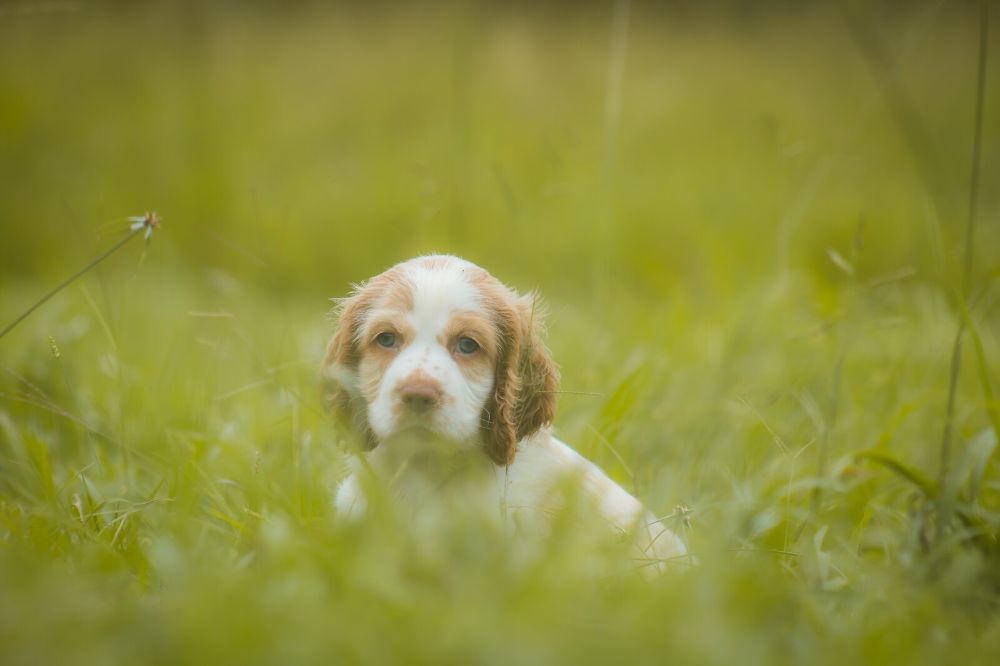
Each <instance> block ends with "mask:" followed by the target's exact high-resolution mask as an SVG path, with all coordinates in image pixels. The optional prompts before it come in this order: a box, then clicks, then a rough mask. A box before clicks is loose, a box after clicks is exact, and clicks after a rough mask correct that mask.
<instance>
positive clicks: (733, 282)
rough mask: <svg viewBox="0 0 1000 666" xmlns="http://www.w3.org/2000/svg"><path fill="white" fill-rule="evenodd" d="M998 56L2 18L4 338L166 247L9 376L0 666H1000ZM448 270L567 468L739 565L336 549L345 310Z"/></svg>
mask: <svg viewBox="0 0 1000 666" xmlns="http://www.w3.org/2000/svg"><path fill="white" fill-rule="evenodd" d="M992 13H993V15H994V19H993V22H992V25H991V32H992V35H993V36H994V37H995V36H996V35H998V34H1000V30H998V29H997V28H998V27H1000V26H998V25H997V20H996V18H995V17H996V16H1000V10H998V9H996V8H994V11H993V12H992ZM978 30H979V11H978V5H976V4H975V3H967V2H949V3H940V2H934V3H911V4H906V5H905V6H897V3H885V4H878V3H856V4H854V3H821V2H817V3H807V4H799V3H764V4H760V5H754V6H752V7H751V6H749V5H747V4H744V3H709V4H705V3H694V2H689V3H675V4H661V3H655V2H648V1H643V2H632V3H623V2H617V3H603V2H591V3H583V4H578V3H557V4H549V5H536V4H535V3H512V4H505V3H495V4H494V3H459V2H455V3H444V4H423V3H421V4H407V3H371V4H358V5H336V6H335V5H327V4H318V3H317V4H299V3H283V4H266V3H237V2H213V3H196V2H188V3H170V4H167V3H162V4H141V3H140V4H137V3H98V2H65V3H63V2H54V3H53V2H49V3H42V2H9V3H3V4H0V324H3V325H6V323H7V322H8V321H10V320H13V319H14V318H15V317H16V316H17V315H18V314H19V313H20V312H22V311H23V310H24V309H26V308H27V307H29V306H30V305H31V304H32V303H34V302H35V301H37V299H38V298H40V297H41V296H42V295H43V294H44V293H45V292H46V291H47V290H49V289H51V288H52V287H54V286H55V285H57V284H58V283H59V282H60V280H62V279H64V278H65V277H68V276H69V275H70V274H72V273H73V272H74V271H76V270H78V269H79V268H81V267H83V266H84V265H86V264H87V262H88V261H90V260H91V259H93V258H94V257H96V256H97V255H99V254H100V253H101V252H102V251H103V250H104V249H106V248H108V247H110V245H111V244H112V243H114V242H115V240H117V239H119V238H121V237H122V235H123V234H124V231H125V229H126V228H127V224H128V222H127V221H126V219H125V218H126V217H127V216H129V215H141V214H142V213H143V212H144V211H147V210H155V211H157V212H158V213H159V214H160V215H161V216H162V218H163V225H162V228H161V229H160V230H158V231H157V232H156V234H155V235H154V236H153V238H152V241H151V243H150V244H149V245H148V247H143V244H142V241H141V240H140V239H133V240H132V241H130V242H129V243H128V244H127V245H126V246H125V248H123V249H122V250H120V251H119V252H117V253H116V254H114V255H113V256H112V258H110V259H109V260H107V261H106V262H104V263H103V264H101V266H100V267H99V268H97V269H94V270H92V271H90V272H88V273H87V274H86V276H85V277H83V278H82V279H81V280H79V281H78V282H76V283H74V284H73V285H72V286H70V287H68V288H67V289H65V290H63V291H62V292H60V293H59V294H58V295H57V296H56V297H55V298H54V299H53V300H51V301H50V302H48V303H46V304H45V305H44V306H43V307H42V308H40V309H39V310H38V311H37V312H35V313H34V314H33V315H32V316H31V317H30V318H29V319H27V320H25V321H24V322H23V323H22V324H21V325H20V326H18V327H17V328H15V329H14V330H13V331H12V332H11V333H10V334H8V335H6V336H5V337H3V338H2V339H0V370H2V372H0V660H2V661H4V662H5V663H108V662H115V661H118V662H124V663H176V662H202V663H213V662H230V663H275V662H279V661H280V662H286V663H300V662H308V661H316V662H323V663H332V662H336V661H337V660H343V661H348V662H374V663H385V662H387V661H390V660H391V661H405V662H434V663H440V662H441V661H448V662H456V663H469V662H477V663H511V662H514V663H543V662H544V663H568V662H570V661H577V662H587V663H589V662H605V663H607V662H615V663H618V662H621V663H624V662H635V661H642V662H649V663H665V662H667V661H671V660H672V661H681V662H702V663H720V664H721V663H724V664H732V663H760V664H774V663H785V662H790V663H803V662H809V663H825V662H829V663H850V662H856V661H864V662H874V663H900V662H901V661H912V662H924V663H941V662H943V661H951V660H954V661H961V662H962V663H977V662H981V663H992V661H993V659H995V658H996V657H997V655H998V654H1000V621H998V619H997V615H996V611H997V604H998V600H1000V587H998V585H1000V577H998V576H997V571H998V570H1000V552H998V550H997V544H996V537H997V533H998V530H1000V515H998V512H1000V470H998V463H997V456H996V454H995V446H996V435H997V433H996V428H997V427H998V424H1000V417H998V409H1000V405H998V403H997V400H996V397H995V395H994V391H996V390H997V388H998V387H997V381H996V377H997V376H998V370H997V369H998V367H1000V366H998V363H1000V361H998V358H1000V356H998V354H1000V340H998V336H997V333H998V331H1000V327H998V325H997V324H998V320H1000V289H998V287H997V279H996V278H997V276H998V274H1000V272H998V271H1000V253H998V251H997V250H998V248H1000V229H998V225H997V219H998V217H997V213H998V208H1000V189H998V188H997V187H996V183H997V182H998V178H1000V123H998V122H997V119H998V118H1000V113H998V112H997V107H996V104H997V94H998V91H1000V87H998V84H1000V60H998V57H1000V56H998V54H1000V46H996V45H991V47H992V48H991V50H990V54H989V57H988V61H987V79H986V90H987V94H986V101H985V114H984V120H983V127H982V138H981V149H982V160H981V168H982V173H981V183H982V185H981V190H980V196H979V201H978V222H977V228H976V239H975V242H974V249H975V252H974V255H973V262H972V273H971V279H970V289H969V290H968V292H963V289H962V277H961V276H962V274H963V271H964V270H965V267H966V265H967V264H968V262H967V261H966V260H965V258H964V255H963V242H964V234H965V228H966V223H967V216H968V210H969V179H970V166H971V160H972V157H971V155H972V148H973V127H974V109H975V90H976V71H977V69H976V68H977V44H978V42H977V40H978ZM994 42H996V39H994ZM428 252H449V253H455V254H459V255H461V256H464V257H466V258H468V259H470V260H473V261H475V262H477V263H479V264H481V265H483V266H484V267H486V268H488V269H489V270H490V271H491V272H492V273H493V274H494V275H496V276H497V277H499V278H500V279H501V280H503V281H505V282H507V283H508V284H511V285H512V286H514V287H516V288H518V289H520V290H529V289H538V290H539V291H540V292H541V293H542V294H543V296H544V297H545V298H546V301H547V303H548V309H549V317H548V328H549V336H548V341H549V346H550V348H551V350H552V352H553V355H554V356H555V359H556V361H557V362H558V364H559V365H560V367H561V370H562V375H563V389H564V391H565V392H564V393H563V394H562V395H561V396H560V402H559V415H558V417H557V421H556V428H557V431H558V433H559V434H560V435H561V436H562V437H563V438H564V439H566V440H567V441H569V442H571V443H572V444H573V445H574V446H575V447H576V448H577V449H578V450H579V451H580V452H581V453H583V454H584V455H586V456H587V457H589V458H591V459H592V460H594V461H595V462H597V463H599V464H600V465H601V466H602V467H603V468H604V469H605V470H607V471H608V473H609V474H610V475H611V476H612V477H613V478H615V479H616V480H617V481H618V482H619V483H621V484H623V485H624V486H626V487H627V488H629V489H630V490H632V491H634V492H635V493H637V494H638V496H640V497H641V498H642V499H643V500H644V501H645V502H646V503H647V505H648V506H649V507H650V508H651V509H652V510H653V511H654V512H655V513H657V514H658V515H661V516H667V515H671V514H673V515H674V517H673V518H670V519H668V524H670V525H671V526H673V527H674V528H675V529H677V530H678V531H681V532H683V533H684V534H685V537H686V539H687V540H688V542H689V545H690V547H691V549H692V550H693V551H694V552H696V553H697V554H698V558H699V561H700V564H699V566H698V567H696V568H694V569H691V570H684V571H672V572H670V573H668V574H666V575H664V576H661V577H659V578H657V579H654V580H652V581H649V580H646V579H644V578H642V577H640V576H636V575H632V574H631V573H630V572H622V571H620V568H619V567H617V566H616V562H617V560H616V559H615V558H616V555H615V554H614V552H615V549H614V548H613V547H610V546H609V547H608V548H605V546H608V544H600V543H596V544H595V543H594V535H592V534H589V533H588V530H587V529H586V527H585V525H586V524H587V521H586V519H583V520H576V521H574V520H572V519H570V518H567V520H566V521H564V522H565V524H563V523H560V527H559V528H558V529H557V530H556V532H555V534H554V535H553V537H552V539H551V542H550V544H549V545H548V547H547V548H545V549H544V551H543V552H542V553H540V554H539V556H538V558H537V559H535V560H533V561H531V562H528V563H524V562H519V561H518V560H517V558H516V557H514V556H512V555H511V553H510V547H509V543H508V540H507V539H506V537H505V536H504V535H502V534H494V533H492V532H490V531H489V530H488V529H483V528H482V526H481V525H477V524H476V522H475V520H474V519H473V518H471V517H468V516H466V517H461V516H456V519H455V520H454V522H452V523H449V524H446V525H441V526H439V529H438V531H437V532H438V533H436V534H435V535H434V537H433V538H429V537H428V536H427V535H422V534H415V533H412V531H411V530H409V529H408V527H407V524H406V520H405V518H404V517H401V516H398V515H395V514H394V513H393V512H392V511H391V510H390V509H386V510H385V511H384V512H381V513H377V514H375V515H373V517H372V518H371V520H369V521H367V522H366V523H365V524H363V525H356V526H350V525H343V524H342V523H340V522H338V521H337V520H336V517H335V515H334V512H333V510H332V506H331V499H332V494H333V492H334V489H335V488H336V483H337V482H338V480H339V479H340V478H341V477H342V476H343V474H344V469H345V468H344V459H343V454H342V453H341V450H340V449H339V447H338V446H337V439H338V433H336V432H335V429H334V426H333V425H332V423H330V422H329V420H328V419H327V418H326V416H325V415H324V414H323V413H322V408H321V400H320V397H319V393H320V392H319V388H318V384H319V381H318V376H317V368H318V363H319V359H320V357H321V355H322V351H323V347H324V344H325V341H326V339H327V338H328V337H329V335H330V333H331V332H332V330H333V322H332V321H331V320H330V319H329V316H328V315H329V310H330V305H331V304H330V302H329V299H330V298H331V297H337V296H343V295H345V294H346V293H348V291H349V289H350V284H351V283H352V282H358V281H361V280H363V279H365V278H367V277H369V276H371V275H374V274H376V273H378V272H380V271H381V270H383V269H385V268H386V267H388V266H390V265H392V264H393V263H396V262H397V261H401V260H404V259H406V258H409V257H411V256H414V255H416V254H421V253H428ZM960 294H963V298H959V295H960ZM966 297H967V298H966ZM961 303H967V305H968V312H969V317H968V324H969V326H970V327H971V328H970V329H969V331H968V332H967V333H966V335H965V337H964V344H963V356H962V365H961V373H960V375H959V378H958V383H957V386H956V391H955V393H954V405H955V407H954V428H953V437H952V440H951V441H952V444H951V449H950V452H949V453H948V455H947V456H946V457H947V461H948V464H947V468H948V469H949V470H950V472H949V473H948V474H947V475H945V478H944V479H943V483H942V478H941V476H942V472H941V469H942V433H943V432H944V427H945V417H946V405H947V403H948V398H949V371H950V363H951V357H952V347H953V344H954V339H955V335H956V331H957V328H958V325H959V320H960V317H959V313H960V312H961V307H960V304H961ZM678 505H683V506H685V507H687V508H688V509H689V510H690V513H689V515H688V516H687V518H688V520H687V522H688V523H689V524H685V520H684V519H682V518H681V517H680V516H679V515H678V514H680V513H682V512H680V511H678V510H676V509H675V507H677V506H678ZM685 513H686V512H685Z"/></svg>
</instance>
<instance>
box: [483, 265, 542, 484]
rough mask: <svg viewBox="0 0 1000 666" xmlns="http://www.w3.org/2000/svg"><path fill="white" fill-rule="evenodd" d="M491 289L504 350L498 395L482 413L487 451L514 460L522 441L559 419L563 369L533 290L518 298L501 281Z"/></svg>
mask: <svg viewBox="0 0 1000 666" xmlns="http://www.w3.org/2000/svg"><path fill="white" fill-rule="evenodd" d="M497 287H499V289H500V290H502V292H504V293H497V291H496V290H493V291H492V292H486V293H487V294H489V297H488V300H491V301H492V303H491V306H492V308H493V309H494V312H495V313H496V317H497V328H498V331H499V337H500V353H499V354H498V355H497V363H496V378H495V385H494V390H493V395H492V396H491V398H490V399H489V400H488V401H487V404H486V408H485V410H484V414H483V423H484V429H485V437H484V439H485V442H484V444H485V447H486V453H487V455H489V457H490V458H491V459H492V460H493V462H495V463H496V464H497V465H503V466H506V465H509V464H510V463H512V462H513V461H514V456H515V455H516V454H517V444H518V442H519V441H521V440H522V439H524V438H525V437H530V436H531V435H534V434H535V433H536V432H538V430H539V429H541V428H542V427H544V426H546V425H548V424H550V423H551V422H552V420H553V419H554V418H555V408H556V392H557V391H558V389H559V371H558V369H557V368H556V366H555V364H554V363H553V362H552V357H551V356H550V355H549V352H548V350H547V349H546V348H545V345H544V343H543V342H542V338H541V318H542V313H541V312H540V308H539V307H538V299H537V298H536V297H535V296H534V295H528V296H525V297H523V298H516V297H513V296H512V295H511V294H510V291H509V290H508V289H507V288H506V287H503V286H502V285H499V283H497Z"/></svg>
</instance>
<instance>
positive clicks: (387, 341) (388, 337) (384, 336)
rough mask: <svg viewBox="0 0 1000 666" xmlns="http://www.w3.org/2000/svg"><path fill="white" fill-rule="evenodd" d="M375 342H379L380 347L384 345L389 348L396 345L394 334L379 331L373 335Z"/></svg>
mask: <svg viewBox="0 0 1000 666" xmlns="http://www.w3.org/2000/svg"><path fill="white" fill-rule="evenodd" d="M375 342H377V343H378V344H379V346H380V347H385V348H386V349H391V348H393V347H395V346H396V334H395V333H389V332H388V331H386V332H385V333H379V334H378V335H377V336H375Z"/></svg>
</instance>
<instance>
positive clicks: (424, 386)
mask: <svg viewBox="0 0 1000 666" xmlns="http://www.w3.org/2000/svg"><path fill="white" fill-rule="evenodd" d="M398 391H399V399H400V400H401V401H402V402H403V404H404V405H406V406H407V407H408V408H410V409H412V410H413V411H415V412H426V411H427V410H429V409H432V408H434V407H437V406H438V405H440V404H441V397H442V393H443V392H442V391H441V385H440V384H439V383H438V382H437V381H435V380H434V379H432V378H430V377H428V376H427V375H424V374H422V373H421V374H418V375H415V376H411V377H408V378H407V379H406V380H405V381H404V382H403V383H402V384H400V386H399V389H398Z"/></svg>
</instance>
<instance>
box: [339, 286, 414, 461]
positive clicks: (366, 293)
mask: <svg viewBox="0 0 1000 666" xmlns="http://www.w3.org/2000/svg"><path fill="white" fill-rule="evenodd" d="M412 304H413V293H412V289H411V287H410V285H409V283H408V282H407V281H406V279H405V278H404V277H403V275H402V273H401V271H399V270H398V269H397V268H393V269H389V270H388V271H386V272H385V273H382V274H381V275H378V276H376V277H374V278H372V279H371V280H369V281H368V282H367V283H364V284H362V285H358V286H357V287H356V288H355V290H354V293H353V294H352V295H351V296H349V297H348V298H346V299H344V300H343V301H341V303H340V305H339V307H338V315H337V331H336V332H335V333H334V334H333V337H332V338H330V342H329V343H328V344H327V347H326V354H325V355H324V357H323V363H322V375H323V398H324V402H325V404H326V406H327V408H328V409H329V410H330V411H331V413H332V414H333V416H334V418H335V419H336V420H337V421H338V422H339V423H340V424H341V425H342V426H344V427H345V428H347V429H348V430H350V431H352V432H355V433H357V434H358V436H359V440H360V446H361V447H362V448H363V449H365V450H371V449H373V448H375V447H376V446H377V445H378V440H376V439H375V435H374V433H373V432H372V430H371V428H370V427H369V425H368V415H367V403H366V402H365V399H364V397H363V395H362V393H361V387H360V385H359V381H360V379H359V377H358V366H359V365H360V362H361V348H360V340H359V339H358V337H359V334H360V332H361V331H362V330H363V327H364V323H365V320H366V318H367V316H368V314H369V312H371V310H372V309H373V308H375V307H391V308H396V309H408V308H410V307H412Z"/></svg>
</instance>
